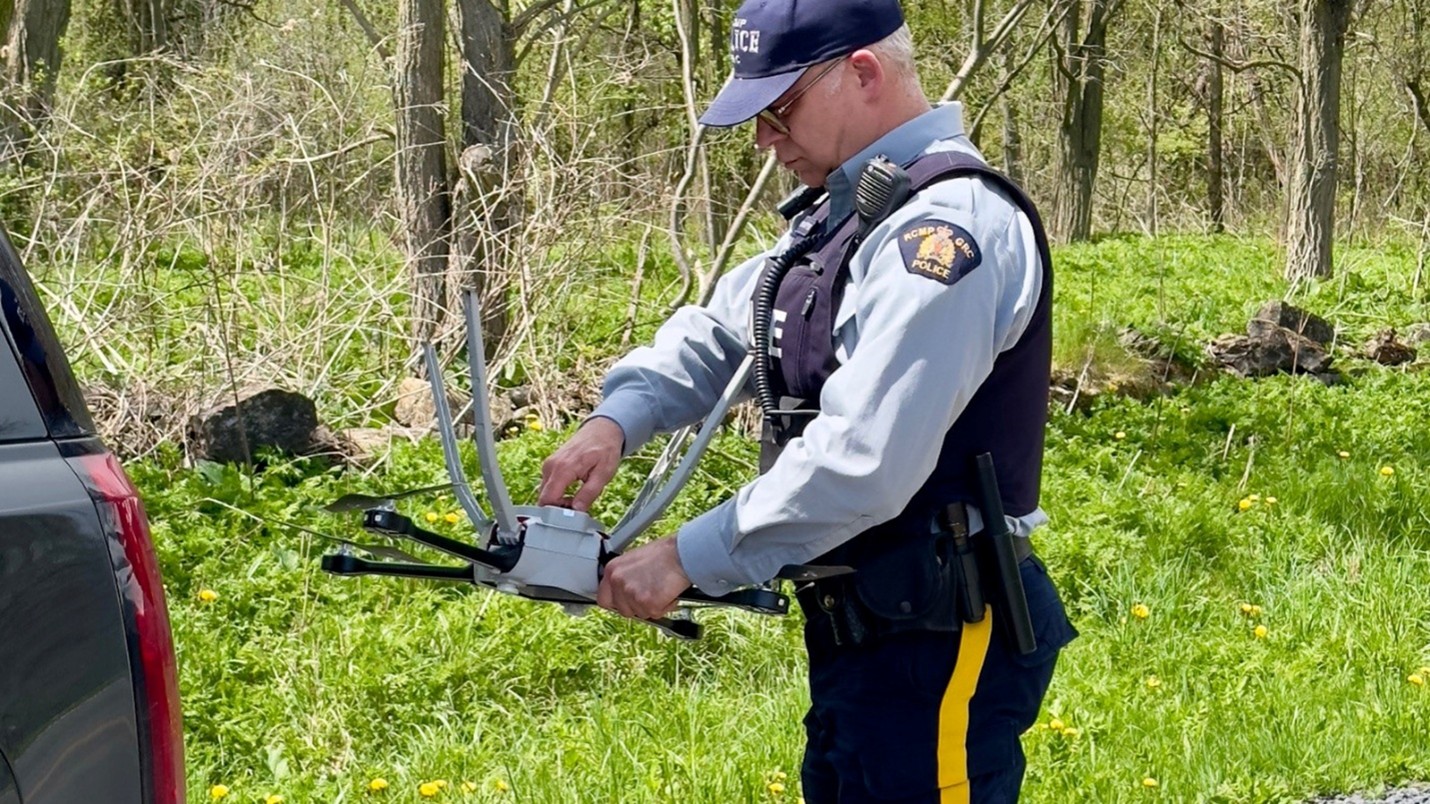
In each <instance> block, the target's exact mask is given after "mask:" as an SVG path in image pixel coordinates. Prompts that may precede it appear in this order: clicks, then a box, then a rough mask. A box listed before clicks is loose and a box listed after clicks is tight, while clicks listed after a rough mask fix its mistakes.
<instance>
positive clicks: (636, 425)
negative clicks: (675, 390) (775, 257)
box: [587, 391, 655, 458]
mask: <svg viewBox="0 0 1430 804" xmlns="http://www.w3.org/2000/svg"><path fill="white" fill-rule="evenodd" d="M597 416H600V417H603V418H607V419H610V420H611V421H613V422H615V423H616V424H617V425H620V428H621V432H623V433H625V436H626V443H625V446H624V447H623V448H622V449H621V457H622V458H624V457H627V456H629V455H630V454H631V453H633V452H635V451H636V450H638V449H640V448H641V447H643V446H645V444H646V442H647V441H650V439H651V436H654V435H655V415H654V413H653V412H652V411H651V408H650V405H649V404H648V403H647V402H646V400H645V399H644V397H642V396H641V395H640V394H639V393H635V392H631V391H617V392H615V393H613V394H611V395H610V396H608V397H606V398H605V400H603V401H602V402H601V404H599V405H597V406H596V409H595V410H593V411H591V415H590V416H588V417H587V419H594V418H596V417H597Z"/></svg>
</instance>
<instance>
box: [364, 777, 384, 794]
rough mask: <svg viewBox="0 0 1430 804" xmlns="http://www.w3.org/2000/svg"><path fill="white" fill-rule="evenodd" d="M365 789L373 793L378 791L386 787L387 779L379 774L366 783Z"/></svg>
mask: <svg viewBox="0 0 1430 804" xmlns="http://www.w3.org/2000/svg"><path fill="white" fill-rule="evenodd" d="M367 789H369V790H371V791H372V792H374V793H380V792H382V791H383V790H386V789H387V780H386V779H384V778H382V777H381V776H379V777H377V778H376V779H373V780H372V781H370V782H368V783H367Z"/></svg>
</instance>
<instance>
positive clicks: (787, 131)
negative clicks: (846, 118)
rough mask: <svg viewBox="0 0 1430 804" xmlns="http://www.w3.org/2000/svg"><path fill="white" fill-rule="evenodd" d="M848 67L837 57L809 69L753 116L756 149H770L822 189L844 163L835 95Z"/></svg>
mask: <svg viewBox="0 0 1430 804" xmlns="http://www.w3.org/2000/svg"><path fill="white" fill-rule="evenodd" d="M848 65H849V63H848V61H847V60H845V59H842V58H841V59H836V60H835V61H833V62H827V63H825V64H821V65H815V66H814V67H811V68H809V69H808V70H806V71H805V73H804V75H802V76H800V78H799V80H798V81H796V82H794V85H793V86H791V87H790V88H789V90H788V91H786V92H785V93H784V94H783V95H781V96H780V97H779V99H777V100H776V101H775V102H774V103H772V104H770V107H769V108H768V109H766V110H765V111H764V112H762V113H761V114H760V116H759V117H756V118H755V145H756V147H758V148H761V149H771V150H773V151H774V152H775V156H776V158H778V159H779V160H780V164H781V165H784V166H785V168H786V169H788V170H789V171H790V172H791V173H794V174H795V175H796V176H798V177H799V180H800V181H801V182H803V183H804V184H807V185H809V186H810V187H823V186H824V181H825V179H826V178H828V177H829V174H830V173H832V172H834V171H835V170H836V169H838V167H839V165H840V164H841V163H842V162H843V160H842V159H840V158H839V154H840V148H839V143H840V141H841V140H842V138H843V131H844V125H843V118H842V115H841V112H840V109H839V107H840V106H842V105H843V104H842V103H840V101H839V96H840V94H841V90H842V89H843V88H844V87H843V82H844V80H845V76H844V75H843V73H844V71H845V69H846V68H847V67H848Z"/></svg>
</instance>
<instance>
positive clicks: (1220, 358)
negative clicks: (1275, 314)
mask: <svg viewBox="0 0 1430 804" xmlns="http://www.w3.org/2000/svg"><path fill="white" fill-rule="evenodd" d="M1259 329H1260V332H1259V333H1258V334H1254V335H1225V336H1222V337H1220V338H1218V339H1216V340H1215V341H1212V342H1211V343H1210V344H1209V345H1208V346H1207V354H1208V355H1209V356H1210V357H1211V359H1212V360H1214V361H1215V362H1217V363H1218V364H1220V365H1222V366H1224V367H1226V368H1228V369H1230V370H1231V371H1233V372H1235V373H1237V374H1239V375H1241V376H1243V377H1268V376H1270V375H1272V374H1293V373H1309V374H1322V373H1325V372H1326V371H1327V370H1329V369H1330V365H1331V358H1330V356H1329V355H1327V354H1326V350H1325V349H1324V348H1322V346H1321V345H1320V344H1319V343H1317V342H1316V341H1313V340H1311V339H1310V338H1305V337H1302V336H1301V335H1298V334H1296V332H1295V331H1293V330H1290V329H1287V328H1285V327H1262V328H1259Z"/></svg>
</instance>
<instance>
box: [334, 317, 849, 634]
mask: <svg viewBox="0 0 1430 804" xmlns="http://www.w3.org/2000/svg"><path fill="white" fill-rule="evenodd" d="M464 307H465V314H466V325H467V357H468V363H469V366H470V371H471V382H472V417H473V424H474V426H475V427H474V429H475V432H474V434H473V440H474V441H475V442H476V448H477V455H478V457H479V460H480V462H481V467H482V481H483V485H484V487H485V489H486V493H487V496H488V498H489V499H490V502H491V507H492V515H491V516H487V514H486V512H485V511H484V510H483V509H482V507H481V505H480V504H479V503H478V502H477V499H476V497H475V496H474V495H473V494H472V490H471V485H470V484H469V483H468V482H467V477H466V473H465V472H464V471H463V469H462V462H461V457H460V454H459V453H458V451H457V435H456V431H455V429H454V427H453V418H452V411H451V408H450V407H449V405H448V402H447V391H446V386H445V383H444V382H443V379H442V369H441V366H440V365H439V363H438V360H437V351H436V349H435V348H434V347H433V346H432V344H430V343H429V344H427V346H426V348H425V350H424V352H425V354H424V357H425V359H426V364H427V376H428V380H429V382H430V383H431V386H432V399H433V401H434V404H435V409H436V418H437V432H438V435H439V436H440V437H441V440H442V455H443V458H444V461H445V463H446V464H447V474H448V477H449V479H450V480H451V483H450V484H449V485H443V486H434V487H428V488H422V489H414V490H411V491H405V492H400V493H397V494H392V495H388V496H385V497H382V496H372V495H364V494H348V495H345V496H343V497H341V498H339V499H338V500H336V501H334V502H332V503H331V504H329V505H328V506H327V510H329V511H333V512H350V511H362V513H363V528H364V529H366V530H368V531H370V532H373V533H377V534H380V535H383V536H387V537H391V538H406V539H411V540H412V541H415V542H418V543H419V544H423V545H426V546H428V547H432V548H435V549H437V550H440V551H442V552H444V553H447V554H449V555H452V556H455V557H457V558H461V559H464V560H465V561H467V562H468V563H467V565H466V566H446V565H438V564H426V563H422V561H421V560H420V559H418V558H416V557H414V556H411V555H409V554H407V553H404V552H402V551H400V550H395V549H392V548H390V547H385V546H381V545H368V544H360V543H355V542H349V541H344V540H339V541H340V542H341V545H340V547H339V551H338V552H337V553H334V554H330V555H325V556H323V559H322V567H323V569H325V570H327V571H328V572H332V573H335V574H338V575H396V576H403V577H409V578H427V579H438V580H453V581H465V582H468V583H475V584H480V585H482V586H486V587H489V588H492V589H495V590H497V591H499V592H505V593H507V594H513V595H517V596H520V597H524V598H529V599H531V600H539V601H546V602H552V603H559V604H561V606H562V607H563V608H565V609H566V611H567V612H568V613H571V614H582V613H584V612H585V611H586V610H587V609H588V608H589V607H590V606H592V605H593V604H594V603H595V602H596V589H597V587H598V586H599V585H600V579H601V570H602V567H604V565H605V564H606V562H607V561H609V560H610V559H611V558H614V557H615V556H617V555H620V553H621V551H622V550H624V549H625V548H626V546H627V545H629V544H630V543H631V541H632V540H634V539H635V538H636V537H637V536H639V535H640V534H641V533H642V532H644V531H645V530H646V529H647V528H648V527H650V526H651V525H652V524H653V523H654V522H655V521H656V520H657V519H659V518H660V516H661V514H662V513H664V511H665V509H666V507H667V506H669V505H670V502H671V501H672V500H673V499H674V498H675V496H676V494H677V493H678V492H679V491H680V489H681V487H682V486H684V485H685V482H686V481H687V480H688V479H689V477H690V474H691V472H692V471H693V470H694V468H695V464H696V463H697V462H698V461H699V460H700V457H701V455H702V454H704V452H705V448H706V446H708V445H709V443H710V439H711V438H712V437H713V436H714V434H715V428H716V427H717V426H718V425H719V424H720V422H721V421H722V420H723V419H724V417H725V414H726V413H727V412H728V411H729V409H730V406H731V404H733V403H734V401H735V399H736V397H737V396H739V394H740V391H741V389H742V388H743V387H744V386H745V384H746V382H747V381H748V380H749V378H750V374H751V371H752V368H753V364H754V357H753V356H751V355H747V356H746V357H745V359H744V360H743V361H742V362H741V363H740V367H739V369H737V370H736V371H735V375H734V377H732V378H731V380H730V384H729V385H728V386H727V387H726V388H725V392H724V393H723V394H722V395H721V397H720V401H719V402H718V403H716V405H715V407H714V409H712V410H711V411H710V415H709V416H707V417H706V419H705V421H704V423H703V425H702V426H701V427H700V430H699V432H698V433H696V435H695V438H694V440H693V441H691V442H690V445H689V447H688V448H686V449H685V450H684V452H685V454H684V456H683V457H681V456H680V452H681V448H682V446H683V445H684V444H685V442H686V441H687V440H688V438H689V433H690V430H691V429H692V428H686V429H685V430H682V431H680V432H678V433H676V434H675V435H674V436H673V437H672V438H671V440H670V443H669V444H668V445H667V446H666V449H665V451H664V452H663V453H662V454H661V456H660V458H659V459H658V460H657V461H656V463H655V465H654V466H653V467H652V469H651V472H650V475H649V477H647V478H646V482H645V485H644V486H642V488H641V490H640V492H639V494H637V496H636V499H635V501H634V502H633V503H632V504H631V508H630V510H628V511H627V512H626V514H625V516H624V517H622V518H621V520H620V522H619V523H618V524H617V525H616V527H615V529H614V530H611V531H607V529H606V528H605V527H604V526H602V524H601V523H600V522H597V521H596V520H595V519H593V518H591V517H590V516H588V515H586V514H584V513H581V512H580V511H575V510H572V509H569V508H560V507H557V506H550V505H547V506H530V505H526V506H521V505H513V504H512V502H511V495H510V494H508V492H507V486H506V483H505V481H503V479H502V473H501V468H500V467H499V466H498V465H497V460H496V439H495V436H494V433H493V425H492V416H491V408H490V405H489V404H488V402H487V395H486V364H485V361H484V359H483V356H484V354H485V352H484V351H483V344H482V334H481V324H480V320H479V316H478V301H477V296H476V293H475V291H468V292H467V294H466V299H465V304H464ZM677 457H679V458H680V460H679V463H678V465H677V463H676V459H677ZM672 469H673V471H672ZM449 487H450V488H451V489H452V490H453V492H454V493H455V494H456V497H457V500H458V502H460V503H461V506H462V508H463V510H465V511H466V512H467V516H468V517H469V518H470V520H471V522H472V524H473V526H474V529H475V532H476V535H477V536H478V540H479V542H480V544H469V543H466V542H462V541H458V540H456V539H452V538H449V537H447V536H443V535H441V534H438V533H433V532H431V531H428V530H425V529H423V528H421V527H419V526H418V525H417V524H416V523H415V522H413V521H412V519H411V518H410V517H406V516H403V515H402V514H399V513H398V512H397V509H396V501H397V500H398V499H401V498H403V497H408V496H413V495H416V494H422V493H428V492H433V491H439V490H442V489H446V488H449ZM355 550H362V551H364V552H367V553H369V554H372V555H373V556H377V557H383V558H389V559H393V560H391V561H372V560H368V559H363V558H360V557H359V556H358V555H356V553H355ZM849 572H852V570H851V569H850V568H848V567H822V566H808V565H791V566H787V567H785V568H784V569H783V570H781V571H780V573H779V575H777V576H776V581H774V582H771V584H768V585H764V586H756V587H751V588H748V589H742V590H737V591H735V592H731V593H730V594H727V595H723V596H719V597H716V596H712V595H707V594H704V593H702V592H700V591H699V590H697V589H695V588H694V587H691V588H690V589H688V590H686V592H685V593H683V594H682V595H681V596H680V598H679V600H680V601H681V602H683V603H686V604H695V605H718V606H734V607H737V608H742V609H746V610H749V611H754V612H758V613H761V614H786V613H788V612H789V598H788V597H786V596H785V595H783V594H780V593H779V592H777V591H775V589H776V586H775V584H776V583H777V581H778V580H779V579H784V580H791V581H796V582H809V581H814V580H819V579H821V578H827V577H832V576H835V575H843V574H846V573H849ZM690 613H691V606H689V605H685V606H681V607H680V608H678V609H677V610H676V612H674V613H673V615H672V616H671V617H668V618H661V619H658V620H652V621H650V622H651V623H652V624H653V625H655V626H656V627H658V628H660V629H661V630H662V631H665V632H666V633H668V634H670V635H672V636H675V637H679V638H681V639H696V638H698V637H699V636H700V633H701V629H700V626H699V624H697V623H696V622H695V621H694V620H693V619H691V617H690Z"/></svg>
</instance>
